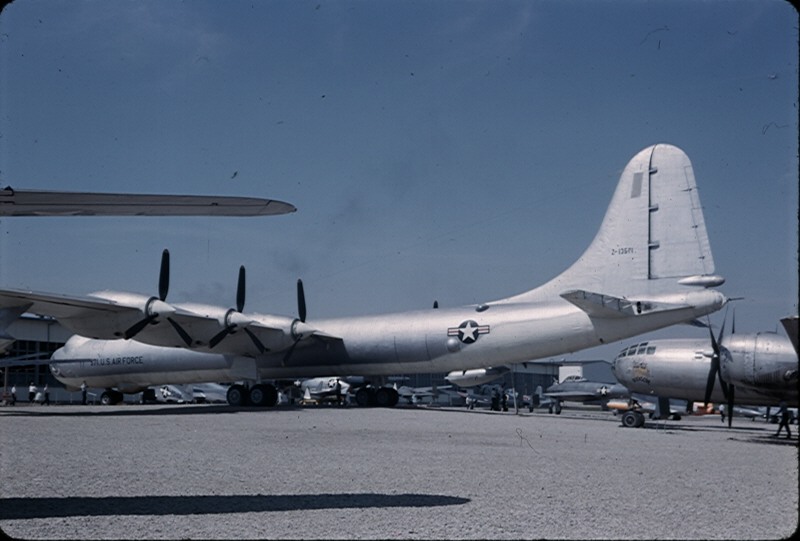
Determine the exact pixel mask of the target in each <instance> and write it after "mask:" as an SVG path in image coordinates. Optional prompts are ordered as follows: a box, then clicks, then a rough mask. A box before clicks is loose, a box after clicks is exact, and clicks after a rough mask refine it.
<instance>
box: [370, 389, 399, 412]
mask: <svg viewBox="0 0 800 541" xmlns="http://www.w3.org/2000/svg"><path fill="white" fill-rule="evenodd" d="M398 398H399V396H398V394H397V391H395V390H394V389H390V388H388V387H381V388H380V389H378V390H376V391H375V405H376V406H378V407H379V408H391V407H393V406H394V405H396V404H397V399H398Z"/></svg>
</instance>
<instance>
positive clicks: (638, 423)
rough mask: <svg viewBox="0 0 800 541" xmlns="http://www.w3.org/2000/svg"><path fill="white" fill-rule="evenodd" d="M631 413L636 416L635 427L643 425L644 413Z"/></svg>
mask: <svg viewBox="0 0 800 541" xmlns="http://www.w3.org/2000/svg"><path fill="white" fill-rule="evenodd" d="M633 414H634V415H635V416H636V428H639V427H640V426H644V415H642V414H641V413H640V412H638V411H634V412H633Z"/></svg>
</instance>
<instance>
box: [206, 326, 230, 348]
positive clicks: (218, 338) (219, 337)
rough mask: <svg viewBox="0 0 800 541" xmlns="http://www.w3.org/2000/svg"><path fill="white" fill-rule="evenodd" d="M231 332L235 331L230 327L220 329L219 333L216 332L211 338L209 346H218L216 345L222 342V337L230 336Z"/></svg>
mask: <svg viewBox="0 0 800 541" xmlns="http://www.w3.org/2000/svg"><path fill="white" fill-rule="evenodd" d="M231 332H233V331H232V330H231V328H230V327H225V328H224V329H222V330H221V331H219V332H218V333H217V334H215V335H214V336H213V337H212V338H211V340H209V341H208V347H209V348H214V347H216V345H217V344H219V343H220V342H222V339H223V338H225V337H226V336H228V335H229V334H230V333H231Z"/></svg>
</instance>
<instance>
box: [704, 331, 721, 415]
mask: <svg viewBox="0 0 800 541" xmlns="http://www.w3.org/2000/svg"><path fill="white" fill-rule="evenodd" d="M708 334H709V336H711V347H712V349H713V350H714V353H713V355H711V366H710V368H709V370H708V379H706V393H705V396H704V404H705V405H706V406H708V403H709V402H710V401H711V393H712V392H714V380H715V379H717V373H718V372H719V344H717V340H716V339H715V338H714V331H712V330H711V320H709V322H708Z"/></svg>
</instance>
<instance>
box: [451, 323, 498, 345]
mask: <svg viewBox="0 0 800 541" xmlns="http://www.w3.org/2000/svg"><path fill="white" fill-rule="evenodd" d="M488 332H489V326H488V325H478V323H477V322H475V321H473V320H471V319H468V320H467V321H464V322H463V323H461V325H459V326H458V327H450V328H449V329H447V336H458V339H459V340H461V341H462V342H463V343H465V344H471V343H473V342H475V341H476V340H477V339H478V337H479V336H480V335H482V334H487V333H488Z"/></svg>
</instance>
